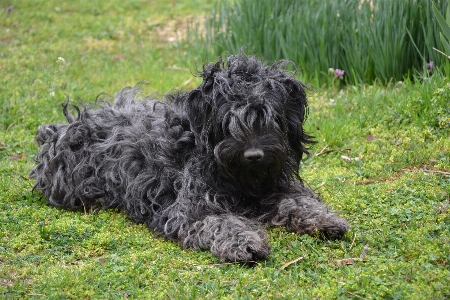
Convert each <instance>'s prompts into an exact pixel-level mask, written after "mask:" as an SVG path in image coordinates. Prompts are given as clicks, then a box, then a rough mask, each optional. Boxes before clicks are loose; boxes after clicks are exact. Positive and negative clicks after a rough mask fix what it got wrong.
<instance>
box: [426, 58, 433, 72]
mask: <svg viewBox="0 0 450 300" xmlns="http://www.w3.org/2000/svg"><path fill="white" fill-rule="evenodd" d="M433 68H434V61H432V60H430V62H429V63H427V70H431V69H433Z"/></svg>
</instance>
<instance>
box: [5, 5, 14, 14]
mask: <svg viewBox="0 0 450 300" xmlns="http://www.w3.org/2000/svg"><path fill="white" fill-rule="evenodd" d="M13 8H14V7H13V6H12V5H10V6H8V7H7V8H6V12H11V11H12V10H13Z"/></svg>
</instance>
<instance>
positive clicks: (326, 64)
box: [191, 0, 447, 84]
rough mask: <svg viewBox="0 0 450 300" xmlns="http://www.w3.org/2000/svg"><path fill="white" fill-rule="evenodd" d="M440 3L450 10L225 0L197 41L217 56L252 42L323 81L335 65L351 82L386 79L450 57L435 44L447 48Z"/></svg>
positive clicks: (423, 3) (414, 1) (404, 4)
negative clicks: (442, 40)
mask: <svg viewBox="0 0 450 300" xmlns="http://www.w3.org/2000/svg"><path fill="white" fill-rule="evenodd" d="M433 2H434V3H435V5H436V7H437V8H438V10H439V11H441V12H445V9H446V7H447V1H445V0H436V1H431V0H411V1H392V0H371V1H368V0H367V1H361V0H345V1H322V0H262V1H261V0H237V1H229V0H219V1H218V3H217V4H216V5H215V6H214V7H213V9H212V11H211V13H210V14H209V15H208V16H207V17H206V21H205V23H204V26H201V27H200V28H201V30H199V28H198V27H197V28H196V29H195V28H192V31H193V32H194V34H192V36H191V38H192V39H191V44H192V45H195V48H196V49H198V51H200V50H201V51H204V53H212V55H213V56H215V55H220V54H222V53H236V52H237V51H239V50H240V49H241V48H245V50H246V51H247V52H249V53H255V54H258V55H260V56H263V57H265V58H266V59H268V60H277V59H289V60H292V61H293V62H294V63H295V64H297V66H298V67H299V68H300V70H301V73H302V75H303V76H304V77H305V78H307V81H309V82H312V81H314V82H315V83H317V84H328V83H329V79H328V76H327V70H328V69H329V68H334V69H337V68H338V69H342V70H345V72H346V73H345V80H346V81H347V82H348V83H351V84H357V83H373V82H375V81H379V82H381V83H383V84H387V83H388V82H396V81H400V80H403V79H404V78H405V77H406V78H410V79H412V78H413V75H414V74H415V73H416V72H423V71H424V69H425V66H426V64H427V63H429V61H433V62H434V63H435V64H436V65H438V66H442V65H443V64H444V62H446V60H445V58H444V57H442V56H440V55H439V54H437V52H435V51H434V50H433V49H432V47H438V48H439V47H440V41H439V30H438V28H437V22H436V21H435V17H434V14H433V12H432V3H433Z"/></svg>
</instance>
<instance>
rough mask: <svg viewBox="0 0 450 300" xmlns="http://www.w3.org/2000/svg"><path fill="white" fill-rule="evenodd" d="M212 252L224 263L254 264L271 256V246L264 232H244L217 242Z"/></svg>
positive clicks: (212, 246)
mask: <svg viewBox="0 0 450 300" xmlns="http://www.w3.org/2000/svg"><path fill="white" fill-rule="evenodd" d="M211 252H212V253H213V254H214V255H217V256H219V257H220V259H221V260H222V261H232V262H254V261H256V260H259V259H264V258H266V257H267V256H269V254H270V245H269V244H268V243H267V238H266V235H265V233H264V232H263V231H262V230H258V231H243V232H235V235H231V236H228V237H224V238H223V239H217V240H215V241H214V243H213V244H212V245H211Z"/></svg>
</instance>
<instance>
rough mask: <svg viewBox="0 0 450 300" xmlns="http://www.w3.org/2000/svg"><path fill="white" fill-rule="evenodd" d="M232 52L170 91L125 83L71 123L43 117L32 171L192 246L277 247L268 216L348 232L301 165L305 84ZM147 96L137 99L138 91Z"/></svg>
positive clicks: (229, 250) (310, 230) (66, 195)
mask: <svg viewBox="0 0 450 300" xmlns="http://www.w3.org/2000/svg"><path fill="white" fill-rule="evenodd" d="M285 65H286V64H285V63H283V62H278V63H275V64H274V65H272V66H267V65H265V64H263V63H262V62H260V61H259V60H257V59H256V58H254V57H247V56H244V55H235V56H231V57H229V58H228V60H227V61H226V63H224V62H222V61H221V60H219V61H218V62H217V63H215V64H210V65H208V66H206V67H205V68H204V70H203V71H202V72H201V77H202V78H203V82H202V84H201V85H200V86H199V87H198V88H196V89H194V90H192V91H189V92H186V93H179V94H173V95H168V96H166V99H165V101H154V100H150V99H146V98H144V99H139V97H138V89H137V88H125V89H123V90H122V91H121V92H119V93H118V94H117V95H116V98H115V101H114V103H113V104H111V103H108V102H106V101H105V102H103V105H102V106H101V107H100V108H90V107H87V106H85V107H84V108H83V109H82V110H81V111H80V110H79V109H78V108H76V107H75V109H77V110H78V116H77V117H74V116H72V115H70V114H69V113H68V108H69V105H68V104H65V105H64V114H65V116H66V118H67V120H68V124H50V125H44V126H41V127H39V129H38V133H37V136H36V140H37V142H38V143H39V144H40V145H42V148H41V150H40V153H39V155H38V163H37V165H36V166H35V168H34V169H33V170H32V171H31V173H30V177H32V178H35V179H36V185H35V189H37V190H40V191H42V193H43V194H44V195H45V197H46V198H47V199H48V201H49V202H50V204H52V205H54V206H59V207H64V208H68V209H85V210H86V209H89V208H91V207H92V206H94V205H101V206H102V207H103V208H119V209H122V210H125V211H126V212H127V213H128V214H129V216H130V218H131V219H132V220H133V221H136V222H145V223H146V224H147V225H148V227H149V228H151V229H154V230H156V232H157V233H159V234H160V235H162V236H164V237H165V238H168V239H172V240H177V241H179V243H180V244H182V245H183V246H185V247H190V248H194V249H210V250H211V252H212V253H213V254H214V255H217V256H219V257H220V259H222V260H228V261H242V262H246V261H252V260H255V259H261V258H265V257H267V256H268V255H269V252H270V246H269V245H268V243H267V238H266V234H265V232H264V229H263V226H262V225H263V224H269V225H277V226H285V227H286V228H287V229H288V230H290V231H293V232H296V233H300V234H303V233H306V234H310V235H316V234H318V233H319V232H321V233H322V234H323V235H324V236H325V237H327V238H331V239H334V238H340V237H342V235H343V234H344V233H345V232H346V231H347V230H348V228H349V225H348V223H347V221H345V220H344V219H342V218H340V217H338V216H336V215H335V214H334V213H333V212H332V211H330V210H329V209H328V208H327V206H326V205H325V204H323V203H322V202H321V200H320V198H319V197H318V196H317V195H316V194H315V193H314V192H313V191H312V190H311V189H310V188H308V187H306V186H304V185H303V184H302V183H301V180H300V177H299V176H298V175H297V173H298V168H299V163H300V160H301V159H302V155H303V154H304V153H307V149H306V147H305V146H306V145H307V144H309V143H311V137H310V136H309V135H307V134H306V133H305V132H304V130H303V127H302V125H303V122H304V121H305V117H306V112H307V101H306V94H305V91H304V88H305V86H304V85H303V84H302V83H301V82H299V81H298V80H296V79H295V78H294V77H293V75H292V74H291V73H289V72H287V71H286V70H285ZM138 100H139V101H138Z"/></svg>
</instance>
